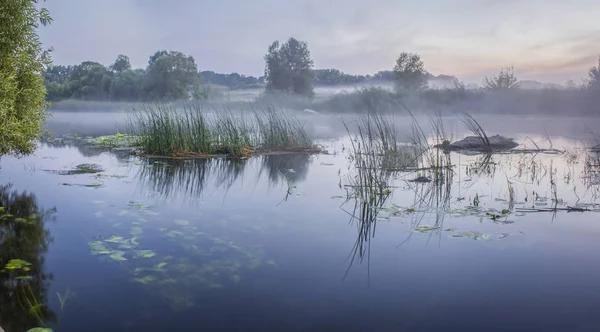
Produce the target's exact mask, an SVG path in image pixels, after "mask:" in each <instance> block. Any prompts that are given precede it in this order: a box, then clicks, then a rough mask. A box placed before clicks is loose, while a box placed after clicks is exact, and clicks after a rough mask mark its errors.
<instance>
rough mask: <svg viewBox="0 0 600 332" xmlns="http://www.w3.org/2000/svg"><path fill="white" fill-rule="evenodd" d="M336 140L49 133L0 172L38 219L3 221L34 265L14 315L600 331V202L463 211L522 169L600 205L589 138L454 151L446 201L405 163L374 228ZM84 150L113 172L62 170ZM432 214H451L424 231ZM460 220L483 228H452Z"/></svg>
mask: <svg viewBox="0 0 600 332" xmlns="http://www.w3.org/2000/svg"><path fill="white" fill-rule="evenodd" d="M524 136H526V135H523V137H524ZM534 139H535V140H536V141H538V142H539V141H541V140H543V138H540V137H537V138H536V137H534ZM323 144H325V145H326V146H327V148H328V150H329V152H330V153H336V154H332V155H316V156H308V155H293V156H265V157H256V158H252V159H250V160H247V161H236V160H224V159H215V160H199V161H179V162H175V163H166V162H165V161H164V160H145V159H137V158H133V157H129V156H120V155H118V154H114V153H111V152H101V151H97V150H94V149H91V148H89V147H85V146H73V145H72V146H63V147H54V146H51V145H45V144H44V145H42V146H41V147H40V149H39V150H38V152H37V153H36V154H35V155H34V156H31V157H27V158H23V159H12V158H3V159H2V160H1V162H0V166H1V169H0V184H2V185H9V184H10V186H4V187H0V197H1V198H2V200H0V203H1V204H2V206H4V207H5V209H8V210H10V211H11V213H12V214H13V215H15V216H19V215H23V216H30V215H31V214H32V213H37V214H40V215H41V216H40V218H41V222H40V223H36V224H34V225H22V224H19V223H18V222H16V221H15V220H14V218H12V219H11V218H7V219H6V220H7V221H4V224H3V226H2V228H1V230H0V239H2V241H1V242H0V248H1V249H2V252H0V258H1V259H2V263H3V264H6V262H8V261H9V260H10V259H14V258H20V259H23V260H26V261H28V262H30V263H32V268H31V270H30V271H21V272H19V271H17V272H10V273H9V272H6V271H5V272H1V273H0V278H2V279H3V280H4V283H3V286H2V287H1V288H0V293H1V294H0V301H1V302H0V326H2V327H3V328H4V329H5V331H6V332H14V331H26V330H27V329H29V328H32V327H35V326H47V327H50V328H52V329H53V330H54V331H198V330H205V331H512V330H518V331H598V330H600V316H598V314H597V313H598V310H599V309H598V308H600V288H598V280H600V264H598V262H599V261H600V251H598V248H600V245H599V242H598V239H599V238H600V219H599V217H598V215H597V213H596V212H569V213H568V212H562V211H560V212H558V213H555V214H554V213H546V212H540V213H526V214H523V213H517V212H516V210H514V212H513V213H512V214H510V216H508V217H502V218H500V219H499V220H492V219H491V218H489V217H487V216H486V215H485V214H484V213H483V212H482V211H485V210H482V211H480V213H471V212H469V211H468V210H466V207H468V206H469V205H472V204H473V203H472V201H473V199H474V197H475V195H477V197H478V198H479V199H480V203H479V206H480V208H481V209H490V208H495V209H497V211H499V210H501V209H504V208H507V201H506V199H507V197H508V191H507V179H508V178H510V181H511V182H512V183H513V186H514V191H515V196H516V197H515V200H516V201H517V207H519V206H520V207H529V206H536V207H539V208H543V207H544V206H546V205H547V204H549V202H551V198H552V197H553V194H554V191H557V192H558V195H557V197H559V198H560V206H563V207H566V206H574V205H575V204H579V205H580V206H586V207H588V208H593V207H594V205H593V203H594V202H595V200H596V192H597V188H596V186H597V184H596V183H597V182H594V181H595V178H594V175H593V174H591V175H590V170H589V169H588V168H586V165H587V164H586V155H585V154H584V153H583V152H582V150H578V149H579V147H578V143H577V142H575V141H572V140H570V139H568V138H561V137H553V145H554V146H558V145H560V146H563V147H568V148H569V149H572V150H573V151H578V152H577V153H575V155H576V157H574V158H575V159H569V158H568V157H566V156H564V155H559V156H557V155H536V156H531V155H528V156H512V155H511V156H497V157H495V159H494V164H495V165H496V169H495V171H494V172H495V173H491V172H486V173H485V174H475V173H473V172H472V171H470V172H469V165H471V167H472V165H473V163H474V162H476V161H477V158H478V157H477V156H473V157H469V156H464V155H463V156H459V155H452V158H453V160H455V162H456V163H457V164H459V165H461V166H460V167H459V168H458V169H457V170H456V173H455V174H454V176H453V178H452V180H451V181H450V183H452V187H451V188H446V189H448V192H449V194H448V195H446V196H445V197H448V196H449V198H448V202H449V205H448V206H447V207H445V208H443V209H441V208H436V206H439V204H436V202H437V203H439V200H440V194H439V192H438V191H436V190H433V191H429V190H428V186H430V185H429V184H415V183H412V182H408V181H406V180H408V179H410V176H414V175H411V174H396V175H393V177H392V180H393V181H394V183H395V189H394V191H393V193H392V195H391V196H390V198H389V199H388V200H387V201H386V202H385V203H384V204H383V208H382V209H381V211H380V214H379V215H378V217H377V221H376V222H375V223H372V224H371V226H372V227H373V228H370V229H369V231H365V230H364V229H363V228H361V225H362V224H361V223H360V218H358V219H356V218H354V219H353V218H351V215H352V214H355V211H354V204H355V203H354V201H353V200H350V201H348V202H345V199H344V198H341V197H345V196H346V193H347V189H348V187H345V185H346V184H347V183H348V176H349V174H350V172H351V171H350V170H349V169H348V160H347V159H346V158H347V154H346V152H347V148H348V141H347V140H334V141H325V142H323ZM79 164H97V165H99V166H101V168H102V169H103V171H102V172H100V173H96V174H75V175H61V174H60V173H59V172H60V171H64V170H68V169H72V168H73V167H75V166H76V165H79ZM544 169H545V170H546V171H544ZM550 174H552V176H551V175H550ZM551 179H553V180H551ZM552 182H554V183H555V186H556V189H552V184H551V183H552ZM429 189H431V188H429ZM434 189H435V188H434ZM23 192H27V193H29V194H27V195H21V193H23ZM436 193H437V194H436ZM535 193H537V196H535ZM340 196H341V197H340ZM526 199H527V202H525V200H526ZM423 202H427V204H423ZM584 203H585V204H584ZM54 208H55V209H56V210H55V211H53V210H52V209H54ZM42 209H45V212H44V211H42ZM408 209H415V211H414V212H411V211H412V210H408ZM358 212H359V214H360V212H361V211H360V210H359V211H358ZM394 214H395V215H394ZM441 215H442V216H443V224H441V220H440V219H441V217H440V216H441ZM11 223H13V224H14V225H13V224H11ZM15 225H16V226H15ZM419 225H420V226H423V225H429V226H433V225H440V229H439V230H436V231H427V232H416V231H414V228H416V227H418V226H419ZM464 232H477V234H479V236H478V237H473V236H470V237H469V236H467V237H453V235H457V234H463V233H464ZM25 235H26V236H25ZM25 238H27V239H30V240H25ZM106 240H108V242H107V241H106ZM94 241H96V242H94ZM357 244H358V245H359V246H362V247H360V248H359V249H358V250H355V248H356V247H355V246H356V245H357ZM9 249H10V250H9ZM18 275H28V276H32V279H29V281H17V280H15V278H16V276H18ZM26 282H30V284H32V285H33V286H32V288H31V291H29V289H26V288H25V287H24V286H23V284H25V283H26ZM15 290H17V291H15ZM31 298H35V299H36V301H37V302H39V303H41V306H40V307H42V308H46V309H44V310H41V311H39V312H40V316H39V317H41V319H38V318H39V317H38V318H36V316H35V315H32V313H31V310H29V309H28V308H29V307H28V306H27V303H29V302H28V299H31Z"/></svg>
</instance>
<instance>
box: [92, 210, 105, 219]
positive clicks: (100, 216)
mask: <svg viewBox="0 0 600 332" xmlns="http://www.w3.org/2000/svg"><path fill="white" fill-rule="evenodd" d="M94 215H95V216H96V217H98V218H102V217H103V216H104V213H102V211H100V212H96V213H94Z"/></svg>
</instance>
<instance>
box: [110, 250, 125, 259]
mask: <svg viewBox="0 0 600 332" xmlns="http://www.w3.org/2000/svg"><path fill="white" fill-rule="evenodd" d="M124 255H125V252H124V251H120V250H115V251H114V252H113V253H112V254H111V255H110V256H109V257H110V258H112V259H114V260H116V261H126V260H127V258H125V257H123V256H124Z"/></svg>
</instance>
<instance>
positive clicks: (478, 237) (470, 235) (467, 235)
mask: <svg viewBox="0 0 600 332" xmlns="http://www.w3.org/2000/svg"><path fill="white" fill-rule="evenodd" d="M452 237H463V238H469V239H473V240H489V239H490V235H489V234H481V233H479V232H463V233H458V234H452Z"/></svg>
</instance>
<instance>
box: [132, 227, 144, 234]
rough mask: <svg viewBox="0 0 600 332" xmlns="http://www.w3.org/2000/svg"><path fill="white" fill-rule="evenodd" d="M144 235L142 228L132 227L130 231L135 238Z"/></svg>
mask: <svg viewBox="0 0 600 332" xmlns="http://www.w3.org/2000/svg"><path fill="white" fill-rule="evenodd" d="M143 233H144V230H143V229H142V228H141V227H131V229H130V230H129V234H131V235H133V236H138V235H141V234H143Z"/></svg>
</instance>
